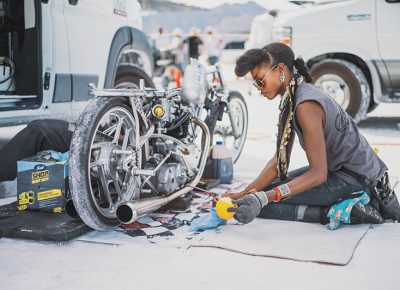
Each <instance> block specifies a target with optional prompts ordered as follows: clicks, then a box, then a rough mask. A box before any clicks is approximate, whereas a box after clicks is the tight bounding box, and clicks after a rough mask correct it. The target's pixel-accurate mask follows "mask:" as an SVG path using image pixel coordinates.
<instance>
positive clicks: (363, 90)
mask: <svg viewBox="0 0 400 290" xmlns="http://www.w3.org/2000/svg"><path fill="white" fill-rule="evenodd" d="M310 72H311V75H312V77H313V78H314V84H315V85H316V86H318V87H320V88H321V89H323V90H324V91H325V92H326V93H327V94H328V95H329V96H330V97H332V98H333V99H334V100H335V101H336V102H337V103H338V104H339V105H340V106H341V107H342V108H343V109H344V110H345V111H346V112H347V113H348V114H349V115H350V116H351V117H352V118H353V119H354V121H355V122H356V123H358V122H360V121H361V120H363V119H364V118H365V115H366V114H367V111H368V108H369V105H370V100H371V90H370V85H369V83H368V80H367V78H366V77H365V75H364V73H363V71H362V70H361V69H360V68H359V67H357V66H356V65H355V64H353V63H351V62H348V61H345V60H340V59H327V60H324V61H322V62H321V63H319V64H317V65H315V66H313V67H312V68H311V70H310Z"/></svg>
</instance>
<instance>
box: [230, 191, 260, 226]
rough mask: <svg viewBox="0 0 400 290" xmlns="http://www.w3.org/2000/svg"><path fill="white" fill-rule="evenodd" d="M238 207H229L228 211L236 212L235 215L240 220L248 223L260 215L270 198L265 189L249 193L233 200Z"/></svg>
mask: <svg viewBox="0 0 400 290" xmlns="http://www.w3.org/2000/svg"><path fill="white" fill-rule="evenodd" d="M232 203H234V204H237V205H238V207H231V208H228V212H234V213H235V215H234V216H233V217H234V219H236V220H237V221H238V222H241V223H244V224H248V223H249V222H251V221H252V220H254V219H255V218H256V216H258V215H259V213H260V211H261V209H262V208H263V207H264V206H266V205H267V204H268V198H267V195H266V194H265V192H264V191H259V192H256V193H251V194H248V195H246V196H244V197H242V198H240V199H238V200H232Z"/></svg>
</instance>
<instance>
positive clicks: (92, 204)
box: [69, 97, 131, 231]
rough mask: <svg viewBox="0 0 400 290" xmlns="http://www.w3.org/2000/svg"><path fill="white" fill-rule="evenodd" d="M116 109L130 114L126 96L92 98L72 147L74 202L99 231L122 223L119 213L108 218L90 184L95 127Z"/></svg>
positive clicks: (70, 169)
mask: <svg viewBox="0 0 400 290" xmlns="http://www.w3.org/2000/svg"><path fill="white" fill-rule="evenodd" d="M113 108H122V109H123V110H124V111H125V110H126V111H128V112H129V113H131V110H130V109H129V106H128V104H127V102H126V99H125V98H119V97H112V98H111V97H110V98H107V97H97V98H95V99H93V100H92V101H91V102H90V103H89V104H88V106H87V107H86V108H85V110H84V111H83V112H82V114H81V115H80V117H79V120H78V122H77V126H76V129H75V131H74V133H73V136H72V141H71V148H70V159H69V184H70V189H71V195H72V200H73V203H74V205H75V208H76V211H77V212H78V214H79V216H80V218H81V219H82V220H83V221H84V222H85V223H86V224H87V225H88V226H89V227H91V228H93V229H96V230H100V231H105V230H110V229H113V228H115V227H117V226H118V225H119V224H120V222H119V220H118V219H117V218H116V216H111V217H107V216H105V215H104V214H102V212H101V211H100V210H99V208H98V206H96V201H95V200H94V199H95V197H94V193H92V186H91V185H90V181H91V177H90V169H89V158H90V155H91V147H92V140H94V139H93V136H94V134H95V130H96V129H97V125H98V123H99V122H100V120H101V118H102V116H103V115H104V114H106V113H107V111H109V110H110V109H113ZM98 191H99V190H98ZM126 192H128V190H126ZM99 195H100V194H99ZM129 200H130V198H129ZM124 201H125V200H124ZM126 201H127V200H126ZM97 205H98V203H97Z"/></svg>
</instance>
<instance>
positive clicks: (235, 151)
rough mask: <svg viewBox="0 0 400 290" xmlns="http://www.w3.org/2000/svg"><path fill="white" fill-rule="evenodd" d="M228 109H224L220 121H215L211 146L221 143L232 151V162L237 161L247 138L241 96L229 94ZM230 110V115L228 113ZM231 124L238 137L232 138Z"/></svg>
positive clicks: (245, 114)
mask: <svg viewBox="0 0 400 290" xmlns="http://www.w3.org/2000/svg"><path fill="white" fill-rule="evenodd" d="M229 104H230V105H229V107H226V108H225V111H224V114H223V117H222V120H221V121H217V122H216V124H215V127H214V134H213V136H212V145H214V144H215V143H216V141H223V143H224V144H225V146H226V147H227V148H229V149H230V150H231V151H232V156H233V162H236V161H237V160H238V159H239V156H240V154H241V153H242V150H243V147H244V143H245V141H246V136H247V127H248V112H247V106H246V102H245V100H244V98H243V96H242V95H241V94H240V93H239V92H236V91H232V92H230V94H229ZM229 108H230V109H231V110H232V112H231V113H232V114H230V112H229ZM232 122H234V124H235V125H236V127H237V129H238V133H239V135H237V136H234V132H233V129H232V128H233V126H232Z"/></svg>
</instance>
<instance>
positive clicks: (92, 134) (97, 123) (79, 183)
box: [69, 97, 141, 230]
mask: <svg viewBox="0 0 400 290" xmlns="http://www.w3.org/2000/svg"><path fill="white" fill-rule="evenodd" d="M136 122H137V120H135V119H134V117H133V115H132V113H131V110H130V108H129V107H128V105H127V104H126V100H125V99H124V98H107V97H98V98H96V99H95V100H93V101H92V102H91V103H90V104H89V105H88V106H87V107H86V109H85V110H84V112H83V113H82V114H81V116H80V118H79V121H78V123H77V127H76V130H75V132H74V134H73V137H72V142H71V150H70V174H69V179H70V186H71V194H72V199H73V202H74V205H75V208H76V210H77V212H78V214H79V216H80V217H81V218H82V220H83V221H84V222H85V223H86V224H87V225H88V226H90V227H92V228H94V229H97V230H109V229H111V228H114V227H116V226H118V225H119V224H120V222H119V221H118V219H117V218H116V209H117V206H118V205H119V204H120V203H121V202H127V201H130V200H132V199H138V198H139V190H138V189H139V186H140V184H139V182H138V181H137V180H136V179H134V177H133V176H131V175H130V174H129V173H128V172H127V171H126V170H124V168H125V169H126V168H129V167H130V166H132V165H133V164H135V165H138V167H140V166H141V160H138V161H137V160H136V156H135V155H132V154H130V153H129V152H132V150H133V147H134V145H135V140H136V137H135V136H136V134H135V125H136ZM139 159H140V158H139Z"/></svg>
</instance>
